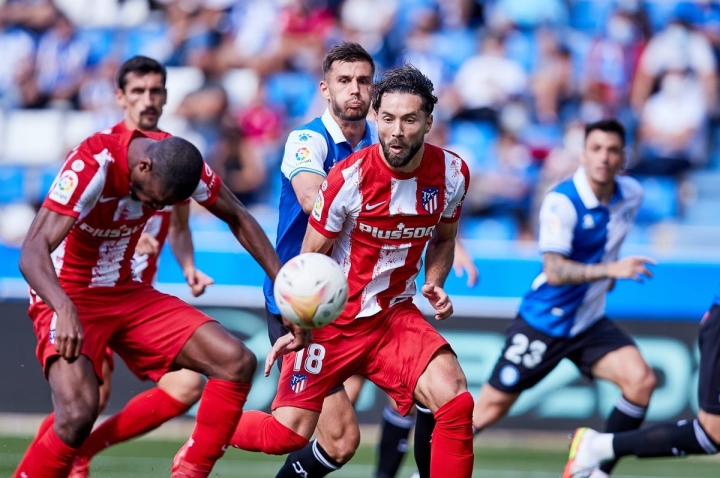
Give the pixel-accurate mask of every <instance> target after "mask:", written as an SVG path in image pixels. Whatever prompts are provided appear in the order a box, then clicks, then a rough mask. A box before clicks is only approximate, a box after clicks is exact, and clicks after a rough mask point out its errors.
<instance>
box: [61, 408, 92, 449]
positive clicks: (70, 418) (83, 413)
mask: <svg viewBox="0 0 720 478" xmlns="http://www.w3.org/2000/svg"><path fill="white" fill-rule="evenodd" d="M97 415H98V414H97V402H95V403H92V404H89V403H86V402H84V401H78V402H75V403H72V404H70V405H68V406H65V407H63V408H62V409H58V410H56V412H55V431H56V433H57V435H58V436H59V437H60V439H61V440H62V441H64V442H65V443H67V444H68V445H70V446H71V447H73V448H76V447H78V446H80V445H81V444H82V442H83V441H85V438H87V437H88V435H90V432H91V431H92V427H93V424H94V423H95V420H96V419H97Z"/></svg>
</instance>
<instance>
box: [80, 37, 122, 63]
mask: <svg viewBox="0 0 720 478" xmlns="http://www.w3.org/2000/svg"><path fill="white" fill-rule="evenodd" d="M77 36H78V38H79V39H80V40H82V41H85V42H86V43H87V45H88V46H89V48H90V50H89V52H88V66H90V67H93V66H96V65H98V64H100V63H102V61H103V60H105V59H106V58H107V57H108V56H110V55H112V54H117V52H116V51H113V47H114V44H115V34H114V30H112V29H109V28H78V30H77Z"/></svg>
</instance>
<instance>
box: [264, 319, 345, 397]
mask: <svg viewBox="0 0 720 478" xmlns="http://www.w3.org/2000/svg"><path fill="white" fill-rule="evenodd" d="M265 318H266V319H267V323H268V337H270V343H271V344H272V345H275V342H277V341H278V339H279V338H280V337H282V336H283V335H286V334H287V333H289V332H290V331H289V330H288V329H287V327H285V326H284V325H283V322H282V316H281V315H280V314H273V313H272V312H270V311H269V310H268V308H267V306H265ZM275 363H276V364H277V366H278V370H280V372H282V363H283V361H282V359H280V360H278V361H276V362H275ZM344 389H345V385H343V384H340V385H338V386H337V387H334V388H333V389H332V390H330V392H329V393H328V396H330V395H332V394H333V393H338V392H339V391H340V390H344Z"/></svg>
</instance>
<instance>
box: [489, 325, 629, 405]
mask: <svg viewBox="0 0 720 478" xmlns="http://www.w3.org/2000/svg"><path fill="white" fill-rule="evenodd" d="M505 333H506V341H505V347H504V348H503V351H502V353H501V355H500V358H499V359H498V361H497V363H496V364H495V368H494V370H493V372H492V375H491V376H490V380H488V383H489V384H490V385H492V386H493V387H494V388H496V389H497V390H500V391H501V392H505V393H520V392H522V391H524V390H527V389H529V388H532V387H533V386H535V385H536V384H537V383H538V382H539V381H540V380H542V379H543V378H545V377H546V376H547V375H548V374H549V373H550V372H552V371H553V369H554V368H555V367H557V365H558V364H559V363H560V361H561V360H562V359H564V358H567V359H569V360H571V361H572V362H573V363H574V364H575V365H576V366H577V368H578V369H580V372H581V373H582V374H583V375H585V376H586V377H588V378H590V379H592V378H593V377H592V366H593V365H594V364H595V362H597V361H598V360H600V359H601V358H602V357H604V356H605V355H607V354H608V353H610V352H613V351H615V350H618V349H620V348H622V347H625V346H628V345H632V346H635V341H634V340H633V339H632V338H631V337H630V336H629V335H628V334H626V333H625V332H624V331H623V330H622V329H620V328H619V327H618V326H617V325H615V324H614V323H612V322H611V321H609V320H608V319H606V318H604V317H603V318H602V319H600V320H598V321H597V322H595V323H594V324H593V325H591V326H590V328H588V329H587V330H585V331H584V332H581V333H580V334H578V335H576V336H575V337H553V336H550V335H546V334H544V333H542V332H540V331H538V330H537V329H535V328H533V327H532V326H531V325H530V324H528V323H527V322H525V319H523V318H522V317H521V316H520V315H518V316H517V317H516V318H515V320H513V322H512V324H510V327H508V329H507V331H506V332H505Z"/></svg>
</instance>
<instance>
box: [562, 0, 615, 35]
mask: <svg viewBox="0 0 720 478" xmlns="http://www.w3.org/2000/svg"><path fill="white" fill-rule="evenodd" d="M613 4H614V2H609V1H606V0H576V1H574V2H571V7H570V26H571V27H573V28H577V29H578V30H582V31H584V32H587V33H590V34H595V33H599V32H600V31H602V29H603V28H604V27H605V20H607V17H608V15H609V14H610V12H611V10H612V8H613V6H614V5H613Z"/></svg>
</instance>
